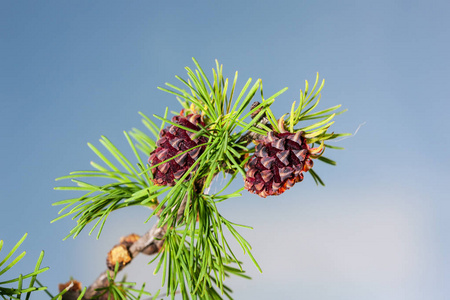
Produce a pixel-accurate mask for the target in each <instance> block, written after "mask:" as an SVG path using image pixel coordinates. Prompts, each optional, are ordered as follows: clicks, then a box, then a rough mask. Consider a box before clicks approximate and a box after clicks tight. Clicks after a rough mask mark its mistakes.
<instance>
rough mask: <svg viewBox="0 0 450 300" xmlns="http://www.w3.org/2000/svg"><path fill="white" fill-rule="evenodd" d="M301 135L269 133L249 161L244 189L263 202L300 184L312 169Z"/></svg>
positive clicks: (307, 148)
mask: <svg viewBox="0 0 450 300" xmlns="http://www.w3.org/2000/svg"><path fill="white" fill-rule="evenodd" d="M301 135H302V132H296V133H290V132H284V133H277V132H269V133H268V135H267V136H266V137H264V138H263V139H262V140H260V141H258V142H259V144H258V145H256V147H255V153H254V154H253V156H252V157H251V158H250V160H249V162H248V164H247V167H248V171H247V173H246V178H245V188H246V189H247V190H248V191H249V192H251V193H254V194H258V195H259V196H261V197H263V198H266V197H267V196H273V195H280V194H282V193H284V191H286V190H287V189H289V188H291V187H293V186H294V184H295V183H297V182H300V181H302V180H303V172H307V171H308V170H309V169H311V168H312V166H313V161H312V160H311V158H310V155H309V146H308V144H307V143H306V140H305V138H304V137H302V136H301Z"/></svg>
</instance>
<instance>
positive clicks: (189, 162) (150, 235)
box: [55, 60, 348, 299]
mask: <svg viewBox="0 0 450 300" xmlns="http://www.w3.org/2000/svg"><path fill="white" fill-rule="evenodd" d="M194 64H195V66H196V69H195V70H192V69H190V68H188V67H186V71H187V75H188V78H187V79H182V78H181V77H178V76H177V79H179V81H180V82H181V84H182V86H181V87H178V86H175V85H172V84H167V86H168V88H160V89H161V90H163V91H165V92H168V93H171V94H173V95H175V96H176V98H177V99H178V101H179V102H180V104H181V106H182V107H181V110H180V111H179V112H173V114H174V116H173V117H172V118H169V117H168V110H166V113H165V115H164V116H157V115H154V117H155V118H156V119H158V120H160V121H161V124H160V125H157V124H156V123H155V121H153V120H152V119H151V118H149V117H147V116H145V115H144V114H141V115H142V116H143V117H144V119H143V123H144V125H145V126H146V127H147V128H148V129H149V131H150V132H151V133H152V134H153V137H151V136H149V135H147V134H146V133H144V132H143V131H141V130H138V129H133V130H132V131H130V132H128V133H125V136H126V138H127V140H128V142H129V144H130V147H131V148H132V150H133V153H134V154H135V158H134V159H128V158H126V157H125V156H124V155H123V154H122V153H121V152H120V151H119V150H118V149H117V147H115V146H114V145H113V144H112V143H111V142H110V141H109V140H108V139H107V138H106V137H102V139H101V140H100V142H101V143H102V145H103V146H104V147H105V148H106V149H107V150H108V152H109V153H110V154H111V155H112V156H113V157H115V158H116V160H117V162H118V163H119V165H116V164H114V163H113V162H111V161H110V160H109V159H108V158H107V157H106V156H105V155H104V154H103V153H102V152H101V151H100V150H98V149H97V148H96V147H95V146H93V145H91V144H89V146H90V147H91V149H92V150H93V151H94V152H95V153H96V154H97V156H98V157H99V158H100V159H101V160H102V162H103V165H100V164H97V163H92V166H93V167H94V168H95V169H96V170H95V171H77V172H73V173H71V174H70V175H69V176H65V177H61V178H59V179H67V178H69V179H72V181H74V182H75V183H76V184H77V186H76V187H59V188H57V189H63V190H70V189H72V190H76V191H80V190H84V191H86V193H85V194H84V195H83V196H81V197H80V198H72V199H68V200H64V201H60V202H58V203H55V204H56V205H61V204H64V205H65V207H64V208H63V209H62V210H61V211H60V213H61V212H63V211H65V210H68V209H70V210H69V211H68V212H67V211H66V212H65V213H64V214H63V215H62V216H61V217H59V218H57V219H60V218H63V217H65V216H73V218H74V219H76V220H77V224H76V226H75V227H74V228H73V229H72V231H71V232H70V234H69V235H68V236H74V237H76V236H77V235H78V234H79V233H80V232H81V231H82V230H83V229H84V227H85V226H86V225H87V224H89V223H91V222H92V221H95V220H97V222H96V223H95V225H94V226H93V228H92V230H91V232H93V230H94V229H95V228H97V226H100V227H99V231H98V236H99V235H100V233H101V230H102V228H103V225H104V224H105V221H106V219H107V217H108V216H109V214H110V213H112V212H113V211H115V210H118V209H122V208H125V207H129V206H135V205H139V206H144V207H147V208H151V209H152V210H153V212H152V213H151V214H150V216H149V218H148V220H149V219H151V218H153V217H155V218H159V221H158V222H157V223H156V224H155V225H154V226H153V227H152V228H151V229H150V230H149V231H148V232H147V233H145V234H144V235H142V236H140V237H139V236H138V238H136V241H134V242H133V243H129V244H126V245H125V246H121V249H122V248H123V251H122V252H124V253H126V254H128V256H127V260H126V264H129V263H130V262H131V261H132V259H133V258H134V257H135V256H136V255H137V254H139V253H144V254H148V255H154V254H156V255H157V257H155V259H154V260H153V261H155V263H156V267H155V270H154V272H155V273H156V272H159V271H160V270H162V272H163V282H162V284H163V285H164V286H165V287H166V293H167V295H171V296H172V297H173V296H174V295H175V294H177V293H179V294H181V295H182V297H183V299H190V298H191V297H192V298H195V299H222V297H223V296H225V297H227V298H231V294H230V289H229V288H228V287H227V286H226V285H225V284H224V280H225V278H226V277H227V276H229V275H232V274H234V275H239V276H243V277H246V275H244V270H243V268H242V263H241V262H240V261H239V260H238V258H237V257H236V255H235V254H234V252H233V250H232V249H231V247H230V245H229V242H228V241H227V238H228V236H232V237H234V238H235V239H236V240H237V242H238V244H239V245H240V246H241V248H242V250H243V251H244V253H245V254H247V255H249V256H250V258H251V259H252V260H253V262H254V263H255V265H256V267H257V268H258V269H260V268H259V266H258V263H257V262H256V260H255V259H254V257H253V255H252V253H251V246H250V244H249V243H248V242H247V241H246V240H245V238H244V237H243V236H242V235H240V233H239V232H238V231H237V229H236V228H237V227H247V228H248V226H243V225H239V224H236V223H233V222H230V221H229V220H228V219H227V218H226V217H225V216H224V215H223V214H222V213H220V212H219V203H220V202H221V201H225V200H227V199H230V198H233V197H238V196H241V192H242V191H244V189H247V190H248V191H249V192H251V193H254V194H257V195H259V196H261V197H267V196H276V195H280V194H282V193H284V192H285V191H286V190H288V189H290V188H293V187H294V185H295V184H297V183H300V182H301V181H302V180H303V179H304V176H305V174H310V175H311V176H312V178H313V179H314V180H315V182H316V183H317V184H323V181H322V180H321V179H320V177H319V176H318V175H317V174H316V172H315V171H314V167H313V166H314V164H313V160H319V161H322V162H325V163H328V164H331V165H334V164H335V162H334V161H332V160H331V159H329V158H327V157H325V156H324V155H323V154H324V151H325V149H327V148H329V149H341V148H339V147H335V146H332V145H329V144H328V141H330V140H333V139H335V138H337V137H340V136H345V135H348V134H338V133H334V132H329V129H330V126H331V125H332V124H333V123H334V121H333V118H334V117H335V116H337V115H339V114H341V113H343V112H344V110H341V111H339V109H340V105H336V106H333V107H331V108H328V109H324V110H320V111H317V112H316V111H315V109H316V107H317V106H318V104H319V101H320V92H321V90H322V88H323V85H324V81H322V82H321V83H320V84H319V75H318V74H317V77H316V80H315V83H314V86H313V87H312V89H311V90H309V85H308V82H307V81H306V86H305V90H304V91H300V99H299V101H298V104H297V102H294V103H293V104H292V106H291V107H290V111H289V110H288V108H287V109H286V110H287V113H286V114H285V115H283V116H281V117H279V118H276V117H275V116H274V114H273V112H272V110H271V106H272V105H274V103H275V100H276V99H277V98H278V97H279V96H280V95H281V94H282V93H283V92H284V91H286V89H287V88H285V89H282V90H281V91H279V92H277V93H275V94H274V95H272V96H270V97H268V98H265V97H264V96H263V92H262V90H263V88H262V82H261V80H257V81H256V82H254V83H253V85H252V79H249V80H248V81H247V82H246V83H245V85H244V87H243V88H242V90H241V91H236V90H235V88H236V82H237V78H238V76H237V72H236V74H235V76H234V79H233V81H229V80H228V78H224V77H223V73H222V66H221V65H219V63H217V61H216V68H215V69H213V70H212V74H213V76H212V79H210V78H209V77H208V76H206V75H205V73H204V72H203V70H202V68H201V67H200V65H199V64H198V63H197V61H196V60H194ZM258 90H259V91H260V95H261V97H257V94H258ZM255 98H259V99H255ZM308 121H309V122H308ZM307 123H308V124H307ZM304 124H306V125H304ZM139 150H140V151H141V154H139V153H138V151H139ZM219 173H223V174H229V175H231V176H227V178H228V179H229V180H228V182H227V183H226V184H225V186H224V187H223V188H222V190H221V191H219V192H217V193H214V194H210V193H208V191H209V187H210V186H211V183H212V180H213V179H214V178H215V177H216V176H217V175H218V174H219ZM239 174H241V176H242V177H243V182H242V188H240V189H238V190H236V191H231V192H229V189H227V188H228V187H229V185H230V183H231V182H233V181H234V180H235V179H236V178H237V177H238V175H239ZM81 177H86V178H87V181H88V180H89V179H91V178H92V177H102V178H107V179H109V181H110V182H109V183H107V184H104V185H95V184H93V183H88V182H87V181H81V180H80V178H81ZM226 231H228V232H229V233H231V235H225V232H226ZM119 246H120V245H119ZM116 252H117V251H115V252H111V253H116ZM116 256H117V255H116ZM114 257H115V256H114V255H109V256H108V267H109V271H107V272H106V273H102V275H101V276H99V278H98V279H97V280H96V282H94V283H93V284H92V285H91V286H90V287H89V289H88V290H87V292H86V295H88V296H86V295H85V299H89V297H94V296H98V295H99V294H98V291H99V290H101V289H103V290H105V289H106V290H107V291H108V293H109V292H113V291H112V288H108V287H111V286H114V284H112V283H111V282H114V280H113V281H111V280H112V279H111V278H115V273H114V274H112V273H110V272H117V271H120V269H121V268H123V267H124V266H125V265H126V264H125V263H124V262H123V261H121V265H120V266H119V261H116V259H115V258H114ZM120 257H122V256H120ZM158 258H159V260H158ZM114 266H115V267H114ZM105 286H106V287H105ZM122 286H123V285H122ZM122 288H123V287H122ZM110 289H111V291H110ZM105 293H106V292H105Z"/></svg>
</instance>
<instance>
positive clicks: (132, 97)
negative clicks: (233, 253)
mask: <svg viewBox="0 0 450 300" xmlns="http://www.w3.org/2000/svg"><path fill="white" fill-rule="evenodd" d="M449 12H450V4H449V2H448V1H227V2H226V3H224V2H223V1H222V2H218V1H216V2H213V1H189V2H188V1H183V2H182V1H178V2H175V1H165V2H164V1H132V2H131V1H127V2H125V1H122V2H119V1H95V2H93V1H76V2H75V1H72V2H68V1H64V2H62V1H41V2H37V1H34V2H31V1H29V2H26V1H1V2H0V57H1V59H0V101H1V109H0V128H1V131H0V137H1V138H0V143H1V147H0V174H1V175H0V176H1V177H0V179H1V180H0V190H1V193H0V201H1V207H0V238H1V239H3V240H4V241H5V246H4V251H5V250H9V249H11V247H12V246H13V244H14V243H15V242H16V241H17V240H19V239H20V237H21V236H22V235H23V234H24V233H25V232H28V234H29V236H28V238H27V240H26V242H25V244H24V245H23V247H22V250H26V251H27V256H26V258H25V259H24V263H22V264H21V265H20V266H19V267H18V268H17V270H16V271H21V272H24V271H26V270H28V269H29V268H31V266H29V267H28V266H27V264H32V263H34V261H35V260H36V259H37V256H38V254H39V252H40V250H45V253H46V255H45V259H44V265H46V266H50V267H51V269H50V271H48V272H46V273H45V274H43V276H42V277H41V281H43V283H45V284H46V285H48V286H49V288H50V291H52V292H55V291H56V289H57V284H58V283H61V282H65V281H67V280H68V279H69V277H70V276H73V277H75V278H76V279H78V280H80V281H82V282H83V284H85V285H88V284H89V283H91V282H92V281H93V280H94V279H95V278H96V276H97V275H98V274H99V273H100V272H101V271H103V269H104V260H105V256H106V253H107V251H109V249H110V248H111V246H112V245H114V244H115V243H117V241H118V238H119V237H120V236H122V235H125V234H128V233H130V232H136V233H144V232H145V231H146V230H147V228H149V226H151V224H144V221H145V220H146V218H147V217H148V215H149V211H148V210H143V209H138V208H130V209H126V210H123V211H119V212H117V213H116V214H114V215H112V216H111V217H109V220H108V222H107V223H106V226H105V229H104V232H103V234H102V236H101V238H100V240H96V239H95V237H94V236H88V235H87V233H88V232H87V231H86V232H83V233H82V234H81V235H80V236H79V237H77V238H76V239H75V240H72V239H70V240H67V241H64V242H62V238H63V237H64V236H65V235H66V234H67V233H68V232H69V230H70V229H71V228H72V226H74V222H73V221H71V220H62V221H59V222H57V223H54V224H50V220H52V219H53V218H55V217H56V216H57V211H58V208H57V207H52V206H51V204H52V203H53V202H56V201H59V200H62V199H66V198H69V197H72V196H74V195H73V194H70V193H68V192H61V191H54V190H53V187H54V186H56V185H58V184H59V182H58V183H56V182H55V181H54V178H56V177H59V176H63V175H66V174H68V173H69V172H70V171H74V170H81V169H90V165H89V162H90V161H91V160H97V161H98V159H96V157H95V155H94V154H93V153H92V152H91V151H90V150H89V148H88V147H87V146H86V143H87V142H92V143H94V144H95V145H97V146H100V145H99V143H98V139H99V137H100V135H105V136H107V137H108V138H109V139H110V140H111V141H113V142H114V143H115V144H116V145H117V146H118V147H119V148H121V149H126V147H127V142H126V140H125V138H124V136H123V133H122V132H123V130H130V129H131V128H132V127H138V128H141V129H142V128H143V126H142V125H141V123H140V117H139V115H138V114H137V112H138V111H142V112H144V113H146V114H148V115H152V114H154V113H155V114H159V115H162V114H163V112H164V108H165V107H166V106H169V107H170V108H171V109H173V110H179V107H178V106H177V101H176V99H175V98H174V97H172V96H171V95H169V94H165V93H163V92H161V91H159V90H157V88H156V87H157V86H163V85H164V83H165V82H171V83H176V79H175V77H174V75H180V76H182V77H185V70H184V67H185V66H190V67H193V63H192V61H191V57H195V58H196V59H197V60H198V61H199V62H200V64H201V65H202V66H203V68H204V69H205V70H210V69H211V68H212V67H214V60H215V59H218V60H219V62H220V63H222V64H223V65H224V72H225V74H226V75H227V76H229V77H232V76H233V75H234V72H235V71H236V70H238V71H239V83H240V87H242V86H243V83H244V82H245V81H246V80H247V79H248V78H249V77H252V78H254V79H257V78H261V79H262V80H263V83H264V93H265V95H269V94H273V93H275V92H276V91H278V90H280V89H282V88H284V87H289V90H288V91H287V92H286V93H284V94H283V95H282V96H281V97H279V98H278V99H277V105H276V108H275V109H274V110H275V112H276V113H277V114H278V116H281V115H282V114H283V113H285V112H287V111H288V110H289V108H290V104H291V103H292V101H293V100H297V99H298V93H299V90H300V89H303V88H304V80H305V79H307V80H309V81H310V82H311V81H313V80H314V79H315V74H316V72H319V73H320V76H321V77H322V78H325V80H326V83H325V87H324V90H323V93H322V101H321V108H325V107H329V106H333V105H336V104H342V105H343V107H345V108H348V109H349V111H348V112H347V113H345V114H344V115H341V116H339V117H338V118H337V120H336V121H337V122H336V124H335V130H336V131H341V132H342V131H345V132H355V130H356V129H357V128H358V127H359V126H360V125H361V124H364V125H363V126H361V128H360V130H359V131H358V133H357V134H356V135H355V136H354V137H352V138H349V139H346V140H343V141H340V142H339V143H337V145H339V146H344V147H346V150H345V151H334V152H333V150H330V151H329V152H327V153H328V156H329V157H331V158H333V159H335V160H337V162H338V166H337V167H331V166H321V165H320V164H317V166H316V169H317V171H318V172H319V174H321V175H322V178H323V179H324V180H325V182H326V184H327V186H326V187H325V188H323V187H317V186H316V185H315V184H314V182H313V180H312V179H311V178H310V177H309V176H306V179H305V180H304V181H303V182H302V183H301V184H298V185H296V186H295V187H294V188H292V189H291V190H289V191H288V192H286V193H285V194H283V195H282V196H280V197H271V198H270V197H269V198H266V199H261V198H259V197H257V196H254V195H250V194H248V193H244V195H243V197H241V198H236V199H232V200H230V201H228V202H226V203H223V204H222V205H221V206H220V207H219V209H221V210H222V211H223V214H224V215H225V216H226V217H228V218H229V219H231V220H234V221H236V222H240V223H244V224H248V225H252V226H253V227H254V230H252V231H250V230H247V231H243V232H242V234H243V235H244V236H245V237H247V238H248V240H249V241H250V243H251V244H252V246H253V248H254V255H255V256H256V258H257V259H258V261H259V263H260V265H261V267H262V268H263V271H264V272H263V274H259V272H258V271H257V270H256V268H255V267H253V266H252V264H251V262H250V260H248V259H247V258H246V256H244V255H242V254H241V255H240V257H241V258H242V259H243V260H244V262H245V264H246V268H247V270H248V273H249V274H250V275H251V276H252V277H253V280H251V281H247V280H241V279H232V280H231V281H230V285H231V287H232V288H233V289H234V291H235V298H236V299H333V300H335V299H369V300H370V299H447V298H448V293H449V292H450V287H449V285H448V279H449V278H450V258H449V253H450V235H449V233H448V228H449V227H450V221H449V220H450V218H449V217H450V203H449V201H448V196H447V187H448V180H449V175H448V170H449V167H450V163H449V159H448V156H447V150H448V148H449V146H450V144H449V131H448V129H447V128H446V126H445V124H446V122H447V119H448V116H449V113H448V112H449V110H450V105H449V96H448V95H449V94H450V91H449V82H450V72H449V71H450V59H449V54H448V53H450V30H449V28H450V20H449V18H448V15H449ZM333 126H334V125H333ZM240 184H241V183H240V182H239V183H236V187H238V186H239V185H240ZM237 252H238V251H237ZM147 261H149V258H148V257H139V258H138V259H136V261H134V262H133V264H132V266H130V267H128V268H127V273H128V275H129V277H128V278H129V280H131V281H137V282H142V281H147V282H149V287H150V288H151V289H152V290H153V291H155V290H156V288H157V287H158V285H159V283H160V279H159V278H155V277H154V276H153V275H152V273H153V268H154V267H153V266H147V265H146V262H147ZM35 298H36V299H47V298H46V295H45V294H42V295H40V297H39V296H35Z"/></svg>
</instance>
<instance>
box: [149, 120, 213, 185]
mask: <svg viewBox="0 0 450 300" xmlns="http://www.w3.org/2000/svg"><path fill="white" fill-rule="evenodd" d="M172 122H174V123H176V124H179V125H181V126H184V127H187V128H189V129H193V130H195V131H199V130H200V127H199V126H197V125H198V124H200V125H201V126H204V125H205V124H204V123H203V121H202V120H201V116H200V115H198V114H189V115H187V116H186V117H184V116H183V115H179V116H175V117H173V118H172ZM159 136H160V139H159V140H158V141H157V142H156V146H157V148H156V149H155V150H154V151H153V152H152V153H150V158H149V162H150V165H151V166H155V165H157V164H159V163H161V162H164V161H166V160H168V159H170V158H173V157H174V156H176V155H178V154H180V153H182V152H184V151H186V150H189V149H192V148H194V147H196V146H198V145H201V144H204V143H206V142H207V141H208V139H207V138H206V137H204V136H197V137H196V133H195V132H191V131H188V130H185V129H182V128H180V127H177V126H175V125H171V126H168V127H167V128H165V129H163V130H161V132H160V134H159ZM205 147H206V146H201V147H197V148H194V149H192V150H191V151H188V152H186V153H184V154H181V155H179V156H177V157H175V158H174V159H171V160H169V161H167V162H165V163H162V164H160V165H158V166H157V167H155V168H152V169H151V172H152V174H153V183H154V184H156V185H168V186H173V185H175V180H178V179H180V178H181V177H183V175H184V174H185V173H186V171H187V170H189V168H190V167H191V166H192V165H193V164H194V162H195V161H196V160H197V159H198V158H199V156H200V154H201V153H202V152H203V151H204V150H205ZM190 177H191V175H188V176H187V178H186V180H188V179H190Z"/></svg>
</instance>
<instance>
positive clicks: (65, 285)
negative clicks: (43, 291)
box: [58, 280, 81, 292]
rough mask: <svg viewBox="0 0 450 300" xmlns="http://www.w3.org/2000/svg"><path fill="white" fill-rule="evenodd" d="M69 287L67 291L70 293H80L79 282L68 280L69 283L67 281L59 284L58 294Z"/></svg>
mask: <svg viewBox="0 0 450 300" xmlns="http://www.w3.org/2000/svg"><path fill="white" fill-rule="evenodd" d="M71 285H72V286H71ZM69 286H70V288H69V289H68V291H72V292H77V291H81V282H79V281H77V280H70V281H68V282H66V283H60V284H59V285H58V290H59V292H62V291H63V290H65V289H66V288H68V287H69Z"/></svg>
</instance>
